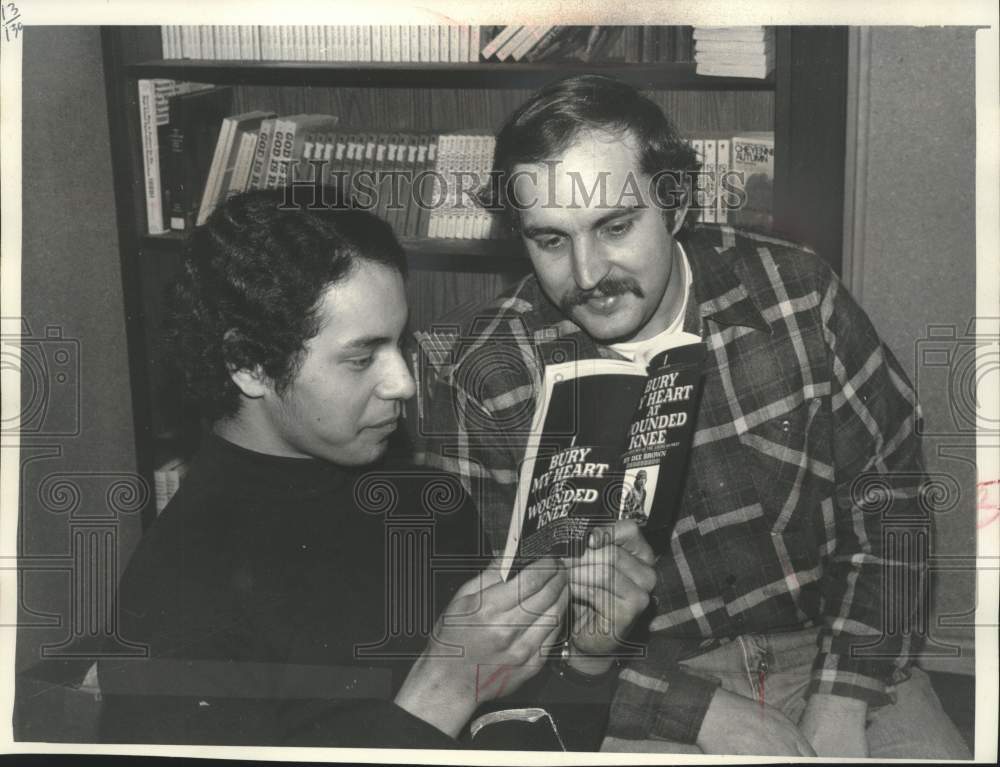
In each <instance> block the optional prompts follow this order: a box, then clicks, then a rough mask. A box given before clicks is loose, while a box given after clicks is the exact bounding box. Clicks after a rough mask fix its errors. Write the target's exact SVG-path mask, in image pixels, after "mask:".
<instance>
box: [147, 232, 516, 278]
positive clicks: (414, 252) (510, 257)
mask: <svg viewBox="0 0 1000 767" xmlns="http://www.w3.org/2000/svg"><path fill="white" fill-rule="evenodd" d="M185 239H186V235H185V234H183V233H182V232H168V233H166V234H147V235H143V237H142V242H143V245H144V246H146V247H147V248H149V249H150V250H153V249H156V250H167V251H172V252H176V253H178V254H179V253H180V250H181V247H182V245H183V243H184V240H185ZM400 244H402V246H403V250H404V252H405V253H406V261H407V264H408V265H409V266H410V268H411V269H442V268H445V269H446V268H451V269H459V270H461V271H468V272H478V271H489V272H505V271H520V270H522V269H526V268H527V267H528V257H527V254H526V253H525V252H524V248H523V246H522V245H521V243H520V242H519V241H517V240H510V239H506V240H462V239H446V238H437V239H432V238H426V237H425V238H415V237H403V238H401V239H400Z"/></svg>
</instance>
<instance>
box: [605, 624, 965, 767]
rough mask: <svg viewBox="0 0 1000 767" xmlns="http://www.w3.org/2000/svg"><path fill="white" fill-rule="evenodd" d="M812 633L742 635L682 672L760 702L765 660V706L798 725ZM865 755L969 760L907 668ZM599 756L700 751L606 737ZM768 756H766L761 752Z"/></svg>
mask: <svg viewBox="0 0 1000 767" xmlns="http://www.w3.org/2000/svg"><path fill="white" fill-rule="evenodd" d="M817 631H818V630H817V629H815V628H812V629H804V630H802V631H794V632H789V633H785V634H768V635H747V636H741V637H738V638H737V639H736V640H734V641H732V642H730V643H728V644H725V645H723V646H721V647H718V648H716V649H714V650H711V651H709V652H706V653H704V654H702V655H699V656H697V657H695V658H691V659H689V660H686V661H684V662H682V663H681V666H682V667H683V668H685V669H686V670H688V671H690V672H692V673H696V674H699V675H702V676H711V677H715V678H717V679H719V680H721V682H722V687H723V688H724V689H726V690H729V691H730V692H734V693H737V694H739V695H744V696H746V697H748V698H751V699H752V700H754V701H757V700H759V699H760V696H761V690H760V689H759V688H760V674H759V668H760V662H761V660H762V659H763V660H766V662H767V671H766V673H765V675H764V689H763V698H764V702H765V703H767V704H768V705H770V706H773V707H775V708H777V709H780V710H781V711H782V712H783V713H784V714H785V716H787V717H788V718H789V719H791V720H792V721H793V722H798V721H799V719H800V717H801V716H802V712H803V710H804V709H805V706H806V698H805V692H806V689H807V688H808V686H809V677H810V673H811V671H812V662H813V660H814V659H815V657H816V635H817ZM867 733H868V750H869V754H870V757H871V758H872V759H876V758H881V759H908V758H909V759H971V758H972V757H971V754H970V753H969V749H968V747H967V746H966V744H965V741H964V740H963V738H962V736H961V734H960V733H959V731H958V729H957V728H956V727H955V725H954V724H953V723H952V721H951V719H950V718H949V717H948V715H947V714H946V713H945V711H944V709H942V708H941V703H940V702H939V701H938V698H937V695H936V694H935V692H934V689H933V687H931V682H930V679H929V678H928V676H927V674H925V673H924V672H923V671H921V670H920V669H918V668H913V669H912V673H911V676H910V678H909V679H908V680H906V681H903V682H900V683H899V684H898V685H897V686H896V702H895V703H893V704H889V705H885V706H879V707H876V708H869V711H868V724H867ZM601 750H602V751H631V752H636V751H643V752H652V753H668V754H700V753H702V751H701V749H700V748H698V747H697V746H695V745H692V744H687V743H674V742H672V741H667V740H640V741H636V740H624V739H621V738H610V737H609V738H606V739H605V740H604V744H603V745H602V748H601ZM762 756H768V754H762Z"/></svg>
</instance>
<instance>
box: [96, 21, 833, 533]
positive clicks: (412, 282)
mask: <svg viewBox="0 0 1000 767" xmlns="http://www.w3.org/2000/svg"><path fill="white" fill-rule="evenodd" d="M102 42H103V48H104V71H105V81H106V88H107V94H108V117H109V122H110V134H111V144H112V146H111V152H112V167H113V172H114V181H115V195H116V208H117V215H118V222H119V241H120V248H121V266H122V280H123V286H124V293H125V303H126V307H125V308H126V313H127V316H128V320H129V321H128V324H127V333H128V351H129V359H130V365H131V374H132V381H131V383H132V407H133V410H134V420H135V433H136V460H137V464H138V466H139V470H140V471H141V472H142V473H143V474H144V475H146V476H147V477H149V478H150V479H151V478H152V474H153V470H154V468H155V459H156V457H157V455H156V453H157V445H158V443H159V441H158V440H157V438H156V436H155V435H157V434H173V436H172V437H171V438H170V439H169V440H167V442H166V443H162V444H160V447H159V449H160V450H161V452H162V450H163V449H164V445H175V444H179V443H181V444H186V443H185V441H184V428H185V426H189V425H190V424H189V423H187V424H186V423H185V422H184V419H183V414H182V413H181V411H180V410H179V409H178V404H177V403H176V402H171V401H169V398H167V399H165V398H164V395H163V393H162V391H161V390H160V389H161V387H160V386H159V382H160V380H161V378H162V373H163V366H162V364H161V360H160V359H159V357H158V353H157V351H156V344H155V339H156V338H157V336H158V334H159V332H160V329H161V325H162V319H163V318H162V314H163V311H162V295H163V291H164V288H165V287H166V285H167V284H168V283H170V282H171V281H172V280H173V279H174V277H175V275H176V273H177V270H178V269H179V267H180V263H181V253H182V245H183V240H184V236H183V235H180V234H175V233H171V234H167V235H161V236H149V235H147V234H146V227H145V199H144V191H143V165H142V156H141V142H140V121H139V113H138V97H137V81H138V80H139V79H140V78H170V79H177V80H190V81H197V82H207V83H213V84H218V85H232V86H234V110H235V111H249V110H252V109H270V110H273V111H275V112H277V113H279V114H291V113H296V112H303V111H312V112H320V113H326V114H335V115H339V116H341V119H342V124H343V125H344V126H345V129H348V128H349V129H351V130H355V129H358V130H365V131H373V132H436V133H445V132H463V131H470V132H483V131H491V132H496V130H497V129H498V128H499V127H500V125H501V124H502V121H503V119H504V118H505V117H506V116H507V115H508V114H509V113H510V112H511V111H512V110H513V109H514V108H516V107H517V106H518V105H519V104H521V103H523V101H524V100H525V99H526V98H528V97H529V96H530V94H531V92H532V90H534V89H536V88H538V87H540V86H543V85H545V84H547V83H549V82H552V81H554V80H556V79H559V78H562V77H565V76H568V75H571V74H576V73H584V72H593V73H600V74H605V75H608V76H611V77H616V78H619V79H621V80H623V81H625V82H628V83H630V84H632V85H634V86H636V87H638V88H641V89H643V90H644V91H646V92H647V93H648V94H649V96H650V97H651V98H652V99H653V100H654V101H655V102H656V103H657V104H659V105H660V107H661V108H663V109H664V111H665V112H666V113H667V114H668V115H669V116H670V117H671V119H672V120H673V121H674V123H675V125H676V126H677V127H678V129H679V131H680V132H681V134H682V135H686V136H692V137H694V136H697V135H705V136H710V135H720V136H721V135H726V134H728V135H730V136H731V135H735V134H737V133H739V132H744V131H756V130H773V131H774V134H775V147H776V151H775V178H774V228H775V230H776V232H777V233H778V234H786V235H789V236H792V237H793V238H796V239H799V240H801V241H803V242H806V243H808V244H810V245H812V246H813V247H814V248H816V250H817V251H818V252H819V253H820V254H821V255H823V257H825V258H827V259H828V260H829V261H830V263H831V264H832V266H833V267H834V269H836V270H838V271H839V268H840V258H841V255H840V253H841V239H842V227H843V192H844V154H845V152H844V141H845V134H844V126H845V121H846V82H847V29H846V28H845V27H815V28H809V27H783V28H778V29H777V30H776V35H775V71H774V73H773V75H772V76H771V77H769V78H767V79H764V80H757V79H747V78H733V77H722V78H717V77H704V76H699V75H696V74H695V67H694V65H693V64H689V63H679V64H678V63H660V64H627V63H620V62H606V63H604V62H595V63H588V64H584V63H579V62H543V63H531V64H527V63H516V64H514V63H503V64H494V63H450V64H425V63H420V64H415V63H341V62H313V61H229V60H227V61H207V60H191V59H163V58H161V56H162V50H161V40H160V30H159V28H158V27H149V26H145V27H105V28H103V30H102ZM402 244H403V247H404V249H405V251H406V254H407V260H408V263H409V265H410V267H411V273H410V278H409V283H408V293H409V299H410V305H411V323H412V325H413V326H414V327H423V326H426V325H427V324H429V322H430V321H431V320H433V319H435V318H437V317H440V316H441V315H443V314H445V313H447V312H448V311H450V310H451V309H452V308H454V307H456V306H459V305H463V304H468V303H470V302H472V301H475V300H480V299H483V298H486V297H489V296H492V295H495V294H496V293H497V292H498V291H499V290H500V289H502V288H503V287H504V286H505V285H507V284H509V283H510V282H511V281H512V280H513V279H515V278H517V277H518V276H520V275H523V274H525V273H526V272H527V271H528V270H529V268H530V266H529V264H528V262H527V260H526V259H525V257H524V254H523V251H522V249H521V247H520V246H519V245H518V244H517V243H516V242H511V241H484V240H472V241H470V240H450V239H404V240H403V243H402ZM178 435H180V436H178ZM154 517H155V511H153V510H152V509H150V511H149V512H147V514H146V515H145V516H144V519H147V520H152V519H153V518H154Z"/></svg>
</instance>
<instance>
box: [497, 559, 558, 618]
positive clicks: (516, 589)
mask: <svg viewBox="0 0 1000 767" xmlns="http://www.w3.org/2000/svg"><path fill="white" fill-rule="evenodd" d="M522 576H523V577H522ZM543 578H544V579H545V580H542V579H543ZM539 584H540V585H539ZM536 586H537V588H536ZM568 588H569V578H568V576H567V575H566V568H565V567H564V566H563V564H562V563H561V562H559V561H558V560H553V559H550V560H548V564H547V565H546V564H543V565H540V566H539V567H537V568H534V569H533V570H532V571H531V572H529V571H528V568H525V569H524V570H522V571H521V572H520V573H519V574H518V576H517V577H516V578H512V579H511V580H510V581H508V582H506V583H502V584H498V585H495V586H492V587H491V588H490V589H489V590H488V593H487V592H484V596H485V598H487V599H489V600H490V606H491V609H492V612H493V614H494V617H495V620H496V621H498V622H501V623H506V624H508V625H510V626H529V625H531V624H532V623H534V621H535V619H536V618H537V617H538V616H539V615H541V614H543V613H544V612H546V611H547V610H548V609H549V608H550V607H552V606H553V605H554V604H555V603H556V602H557V601H558V600H559V599H560V598H561V596H562V593H563V591H564V590H568Z"/></svg>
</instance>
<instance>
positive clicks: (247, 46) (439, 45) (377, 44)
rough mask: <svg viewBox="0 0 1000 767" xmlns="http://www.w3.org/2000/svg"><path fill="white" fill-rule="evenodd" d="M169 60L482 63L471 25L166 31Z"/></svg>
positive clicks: (475, 29) (179, 28) (188, 28)
mask: <svg viewBox="0 0 1000 767" xmlns="http://www.w3.org/2000/svg"><path fill="white" fill-rule="evenodd" d="M161 39H162V48H163V58H165V59H216V60H222V61H227V60H240V61H328V62H329V61H356V62H374V61H389V62H392V61H397V62H417V61H426V62H463V61H464V62H469V61H479V51H480V49H481V47H482V43H483V41H482V39H481V31H480V28H479V27H475V26H469V25H459V24H452V25H434V26H431V25H424V26H400V25H396V24H384V25H381V26H372V25H353V26H346V25H341V26H316V25H274V26H234V25H198V26H176V25H175V26H164V27H162V28H161Z"/></svg>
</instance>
